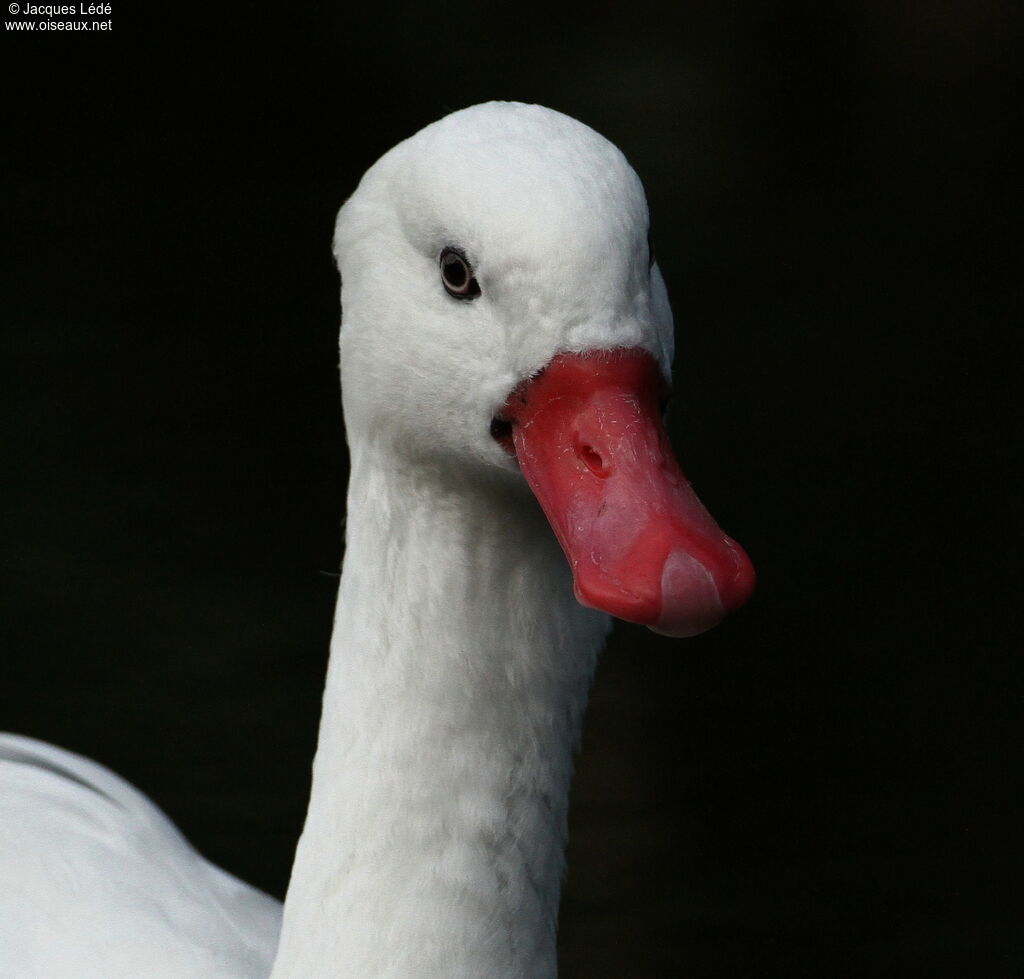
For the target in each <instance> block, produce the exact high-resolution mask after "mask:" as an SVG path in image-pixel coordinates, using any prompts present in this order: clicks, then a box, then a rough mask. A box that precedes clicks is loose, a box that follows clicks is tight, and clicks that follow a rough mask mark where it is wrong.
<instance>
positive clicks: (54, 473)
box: [0, 0, 1024, 979]
mask: <svg viewBox="0 0 1024 979" xmlns="http://www.w3.org/2000/svg"><path fill="white" fill-rule="evenodd" d="M125 8H127V5H125ZM1003 9H1004V8H1003V6H1002V5H997V4H995V3H986V2H970V0H949V2H938V3H924V2H922V3H909V2H903V0H898V2H889V3H881V2H879V3H837V4H811V3H796V2H791V3H786V2H781V0H775V2H767V3H727V4H721V3H710V2H704V3H696V4H680V5H678V6H677V8H676V9H675V10H674V11H671V10H669V9H668V8H662V7H655V6H650V5H647V4H644V3H630V4H603V3H594V4H591V5H589V6H587V7H586V8H580V9H577V10H571V11H570V10H569V9H568V8H565V7H559V6H557V5H553V4H540V5H534V4H531V3H528V2H524V3H520V4H517V5H515V6H514V7H512V6H511V5H506V6H502V7H497V6H495V7H492V6H490V5H488V4H478V5H473V6H469V5H464V6H459V5H457V4H447V5H440V4H431V5H424V6H423V7H422V9H420V10H418V11H413V10H409V9H405V8H398V7H390V6H389V5H386V4H378V5H365V6H363V7H362V8H361V9H357V10H352V11H349V10H342V9H341V7H340V6H339V5H327V4H315V5H313V6H310V7H308V8H307V9H305V10H303V11H301V12H299V11H298V10H296V8H295V7H294V6H292V7H289V8H287V9H286V8H285V7H284V6H282V7H281V9H280V12H279V13H278V15H277V16H274V17H270V16H269V15H265V14H259V15H256V14H254V13H253V12H252V8H251V7H249V6H248V5H242V4H235V5H233V6H232V8H231V11H230V12H229V13H223V14H219V15H218V14H214V13H212V12H211V11H209V10H208V9H205V8H195V9H187V10H186V9H183V8H172V7H170V6H168V7H166V8H164V9H161V10H156V11H153V10H151V11H150V13H149V15H148V16H149V17H150V18H152V19H151V20H150V21H149V22H147V23H145V24H143V23H141V22H139V21H137V20H135V16H136V12H135V11H134V10H131V11H129V10H128V9H122V7H121V5H120V4H115V9H114V12H113V15H112V19H113V22H114V29H113V31H112V32H111V33H110V34H107V35H84V34H77V35H72V36H57V35H55V34H49V35H42V34H37V35H34V36H28V35H24V34H19V35H17V36H15V35H13V34H10V33H7V32H5V35H4V37H3V38H2V40H0V46H2V52H0V55H2V58H0V72H2V78H3V105H2V108H0V112H2V139H3V144H4V151H3V172H2V175H0V176H2V183H0V214H2V221H3V231H4V234H3V252H2V255H0V269H2V275H3V302H2V308H3V314H2V320H0V344H2V360H3V368H2V370H3V376H4V377H5V380H4V381H3V388H2V412H0V427H2V443H0V513H2V520H3V524H2V526H3V541H2V548H0V576H2V577H0V595H2V607H3V617H2V620H0V630H2V635H0V641H2V659H0V727H6V728H9V729H12V730H17V731H21V732H24V733H29V734H33V735H36V736H38V737H42V738H45V739H47V740H51V741H54V742H56V743H58V744H61V745H64V746H67V747H70V748H73V749H75V750H77V751H81V752H84V753H86V754H88V755H90V756H92V757H95V758H97V759H99V760H101V761H103V762H105V763H107V764H108V765H110V766H112V767H113V768H115V769H116V770H117V771H119V772H120V773H122V774H124V775H125V776H127V777H128V778H129V779H131V780H132V781H133V782H135V783H136V784H137V785H139V786H140V787H141V788H143V789H144V790H145V791H147V792H149V793H150V794H151V795H152V796H153V797H154V798H155V799H156V800H157V801H158V802H159V803H160V804H161V805H162V806H164V807H165V808H166V809H167V811H168V813H169V814H170V815H171V816H172V818H174V819H175V821H176V822H177V823H178V824H179V825H180V826H181V827H182V828H183V830H184V831H185V832H186V833H187V835H188V836H189V837H190V838H191V839H192V840H193V841H194V842H195V843H196V844H197V845H198V847H199V848H200V849H201V850H202V851H203V852H204V853H205V854H206V855H207V856H209V857H210V858H212V859H213V860H215V861H216V862H218V863H221V864H223V865H224V866H226V867H227V868H228V869H230V870H232V871H234V872H236V873H238V874H239V875H241V876H242V877H244V878H246V879H248V880H250V881H253V882H254V883H256V884H258V885H260V886H262V887H264V888H266V889H268V890H270V891H272V892H273V893H275V894H277V895H279V896H280V895H281V894H282V893H283V890H284V887H285V884H286V881H287V875H288V868H289V865H290V861H291V854H292V850H293V847H294V843H295V840H296V837H297V834H298V832H299V829H300V826H301V822H302V817H303V813H304V807H305V802H306V793H307V790H308V771H309V764H310V759H311V757H312V752H313V747H314V741H315V732H316V725H317V718H318V709H319V696H320V689H321V684H322V678H323V669H324V664H325V658H326V651H327V643H328V637H329V633H330V626H331V615H332V606H333V600H334V591H335V588H336V571H337V568H338V565H339V560H340V551H341V548H340V539H341V532H340V529H339V524H340V521H341V518H342V513H343V508H344V507H343V505H344V485H345V473H346V456H345V450H344V444H343V434H342V422H341V414H340V408H339V398H338V391H337V379H336V360H337V355H336V332H337V321H338V306H337V282H336V276H335V272H334V269H333V266H332V260H331V255H330V247H329V245H330V236H331V228H332V223H333V219H334V214H335V212H336V210H337V208H338V206H339V204H340V203H341V202H342V200H343V199H344V198H345V196H346V195H347V194H348V193H350V192H351V190H352V189H353V188H354V186H355V184H356V182H357V180H358V178H359V176H360V174H361V173H362V172H363V170H365V168H366V167H367V166H368V165H370V164H371V163H372V162H373V161H374V160H375V159H376V158H377V157H378V156H379V155H380V154H381V153H382V152H384V151H385V150H386V149H388V148H389V147H390V146H391V145H393V144H394V143H395V142H397V141H398V140H399V139H401V138H404V137H405V136H407V135H409V134H411V133H413V132H414V131H416V130H417V129H419V128H420V127H421V126H423V125H425V124H426V123H428V122H430V121H432V120H433V119H435V118H437V117H439V116H441V115H443V114H444V113H446V112H447V111H449V110H451V109H454V108H459V107H462V106H464V105H468V104H471V103H474V102H478V101H484V100H487V99H491V98H514V99H519V100H523V101H537V102H541V103H544V104H546V105H549V106H551V107H553V108H557V109H560V110H562V111H565V112H568V113H569V114H571V115H574V116H577V117H579V118H580V119H582V120H583V121H585V122H587V123H588V124H590V125H591V126H593V127H595V128H596V129H598V130H599V131H600V132H602V133H604V134H605V135H606V136H608V137H609V138H610V139H611V140H613V141H614V142H615V143H617V144H618V145H619V146H620V147H621V148H622V149H623V150H624V151H625V153H626V155H627V156H628V157H629V158H630V160H631V161H632V163H633V164H634V166H635V167H636V169H637V170H638V172H639V173H640V175H641V177H642V178H643V179H644V181H645V184H646V186H647V191H648V195H649V199H650V203H651V208H652V212H653V216H654V225H655V237H656V241H657V249H658V256H659V261H660V264H661V267H662V269H663V271H664V274H665V277H666V279H667V281H668V284H669V289H670V294H671V296H672V299H673V304H674V308H675V312H676V317H677V321H678V330H679V336H680V348H679V349H680V352H679V355H678V357H677V397H676V399H675V402H674V406H673V409H672V425H673V430H674V435H675V439H676V442H677V446H678V448H679V449H680V452H681V455H682V458H683V460H684V464H685V465H686V467H687V471H688V473H689V474H690V475H691V476H692V477H693V479H694V481H695V483H696V484H697V486H698V488H699V490H700V491H701V495H702V496H703V498H704V499H705V501H706V502H707V503H708V505H709V507H710V509H711V510H712V511H713V512H714V513H715V514H716V515H717V517H718V519H719V520H720V521H721V523H722V524H723V526H724V527H725V528H726V529H727V530H728V531H729V532H730V533H732V534H734V535H735V536H736V538H737V539H739V540H740V541H741V542H742V543H743V544H744V545H745V546H746V547H747V549H748V550H749V552H750V554H751V555H752V557H753V559H754V562H755V564H756V566H757V568H758V571H759V574H760V584H759V588H758V591H757V593H756V595H755V598H754V600H753V601H752V603H751V604H750V606H749V607H748V608H747V609H746V610H744V611H743V612H742V613H741V614H738V615H737V616H736V617H735V618H734V619H732V620H730V621H729V622H727V623H725V624H724V625H723V626H721V627H720V628H719V629H717V630H716V631H714V632H713V633H711V634H708V635H707V636H705V637H702V638H700V639H697V640H692V641H689V642H674V641H670V640H665V639H662V638H659V637H655V636H653V635H651V634H650V633H648V632H646V631H644V630H642V629H639V628H633V627H630V626H624V625H619V626H617V627H616V632H615V635H614V638H613V641H612V643H611V646H610V647H609V649H608V651H607V653H606V654H605V656H604V658H603V661H602V663H601V666H600V669H599V672H598V677H597V680H596V685H595V688H594V692H593V698H592V706H591V710H590V712H589V715H588V718H587V723H586V729H585V735H584V746H583V753H582V756H581V757H580V760H579V766H578V777H577V780H576V783H575V787H574V795H573V800H572V842H571V844H570V852H569V866H570V870H569V877H568V881H567V887H566V892H565V899H564V902H563V915H562V926H561V950H562V958H563V967H562V970H563V976H564V977H565V979H584V977H585V979H596V977H599V976H602V977H603V976H609V977H625V976H629V977H641V976H642V977H661V976H666V975H670V974H675V973H682V974H685V975H687V976H690V977H752V976H776V975H778V976H788V977H793V976H836V977H840V976H857V977H863V976H916V975H922V976H923V975H929V976H936V975H950V976H954V975H957V976H987V977H991V976H1015V977H1019V976H1020V975H1022V974H1024V940H1022V938H1021V934H1020V932H1021V927H1020V926H1021V912H1022V910H1024V907H1022V906H1024V899H1022V896H1021V886H1020V882H1019V880H1020V873H1021V870H1022V867H1021V861H1020V856H1021V847H1020V844H1019V835H1020V832H1021V818H1020V815H1021V814H1020V811H1019V809H1018V808H1017V807H1016V805H1015V799H1016V795H1017V792H1018V791H1019V789H1020V787H1021V786H1020V784H1019V782H1020V776H1019V770H1020V749H1021V744H1022V737H1021V734H1022V730H1021V724H1020V719H1019V716H1020V712H1021V704H1022V687H1021V680H1022V666H1021V661H1020V657H1019V645H1018V643H1017V642H1016V640H1015V639H1014V637H1013V636H1014V629H1015V627H1016V625H1017V624H1018V622H1019V618H1020V614H1019V607H1018V606H1019V599H1018V584H1017V582H1018V575H1017V564H1018V553H1019V552H1018V545H1017V543H1016V540H1015V539H1014V538H1015V537H1016V536H1017V535H1016V523H1017V521H1016V517H1017V508H1018V505H1019V504H1018V499H1019V492H1018V490H1017V485H1016V473H1017V469H1016V467H1018V466H1019V465H1020V461H1021V460H1020V458H1019V456H1020V451H1019V443H1018V441H1017V440H1016V439H1014V438H1013V437H1012V435H1011V432H1010V431H1009V422H1010V420H1011V418H1012V412H1011V402H1010V393H1011V384H1012V383H1013V382H1014V381H1015V377H1014V375H1015V373H1016V366H1017V363H1018V359H1017V358H1016V357H1015V355H1014V350H1013V348H1012V346H1011V344H1012V341H1013V340H1015V339H1016V329H1017V327H1018V323H1017V322H1011V317H1012V316H1013V315H1014V313H1015V312H1016V315H1017V316H1018V317H1019V309H1017V310H1014V299H1015V290H1016V286H1017V282H1018V280H1019V276H1020V266H1019V265H1018V263H1017V261H1016V259H1015V258H1012V257H1011V256H1012V250H1011V248H1012V245H1013V244H1014V243H1015V242H1014V239H1015V238H1016V236H1017V235H1018V233H1019V232H1018V224H1017V221H1016V219H1015V213H1014V212H1015V208H1016V206H1017V204H1018V203H1019V189H1018V184H1017V176H1016V170H1017V165H1018V164H1019V160H1011V159H1010V157H1009V153H1008V144H1009V139H1010V134H1011V127H1012V124H1013V122H1014V118H1015V116H1016V114H1017V113H1018V112H1019V102H1018V101H1015V100H1014V99H1012V98H1011V85H1012V83H1014V82H1015V81H1016V80H1017V79H1016V78H1015V75H1016V73H1017V68H1016V64H1015V63H1014V62H1017V63H1019V61H1020V47H1019V40H1020V36H1019V34H1018V33H1017V32H1016V30H1015V29H1014V27H1015V25H1013V24H1011V23H1010V22H1009V21H1008V20H1007V19H1006V17H1005V16H1004V14H1003V12H1002V11H1003ZM501 11H504V12H501Z"/></svg>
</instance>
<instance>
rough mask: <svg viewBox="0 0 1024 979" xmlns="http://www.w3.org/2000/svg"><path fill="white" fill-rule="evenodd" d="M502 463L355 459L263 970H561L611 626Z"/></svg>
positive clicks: (379, 978)
mask: <svg viewBox="0 0 1024 979" xmlns="http://www.w3.org/2000/svg"><path fill="white" fill-rule="evenodd" d="M500 476H501V478H493V479H491V478H486V477H482V478H481V479H480V480H478V481H476V482H473V481H472V480H466V479H465V478H461V479H458V480H454V479H450V478H448V477H447V476H446V470H445V468H443V467H441V466H434V467H431V466H429V465H426V466H425V465H422V464H421V465H418V466H411V465H409V464H408V463H407V462H405V463H404V464H403V462H402V461H400V460H398V459H397V458H395V457H394V456H390V455H389V454H387V453H382V452H370V451H359V450H358V449H356V450H354V451H353V469H352V476H351V480H350V484H349V499H348V514H349V517H348V529H347V548H346V557H345V564H344V568H343V572H342V578H341V583H340V588H339V595H338V605H337V611H336V616H335V626H334V635H333V638H332V643H331V657H330V664H329V668H328V678H327V685H326V689H325V695H324V704H323V714H322V718H321V726H320V735H319V746H318V750H317V756H316V760H315V762H314V767H313V788H312V794H311V799H310V805H309V812H308V815H307V821H306V825H305V828H304V830H303V834H302V838H301V840H300V843H299V847H298V851H297V854H296V860H295V865H294V868H293V872H292V879H291V883H290V885H289V889H288V895H287V899H286V902H285V911H284V925H283V932H282V939H281V945H280V948H279V953H278V958H277V961H276V964H275V968H274V972H273V976H274V977H276V979H284V977H289V979H297V977H308V976H313V975H316V976H324V977H327V976H331V977H357V976H358V977H360V979H368V977H374V979H391V977H394V979H398V977H403V979H415V977H427V976H430V977H437V976H445V977H448V979H470V977H472V979H479V977H481V976H488V977H496V979H546V977H553V976H555V974H556V964H555V927H556V921H557V910H558V898H559V883H560V878H561V873H562V868H563V851H564V846H565V837H566V822H567V808H568V791H569V781H570V776H571V766H572V752H573V749H574V747H575V745H576V743H577V741H578V737H579V729H580V722H581V718H582V714H583V709H584V706H585V701H586V695H587V689H588V687H589V683H590V678H591V676H592V673H593V668H594V664H595V660H596V655H597V652H598V649H599V647H600V645H601V644H602V642H603V640H604V637H605V635H606V633H607V629H608V620H607V617H606V616H604V615H601V614H599V613H596V612H593V611H591V610H589V609H584V608H582V607H581V606H580V605H578V604H577V603H576V602H575V600H574V599H573V597H572V584H571V576H570V574H569V571H568V568H567V566H566V562H565V559H564V557H563V556H562V553H561V551H560V550H559V548H558V545H557V543H556V542H555V540H554V536H553V534H552V532H551V531H550V529H549V528H548V526H547V524H546V522H545V521H544V519H543V516H542V515H541V514H540V511H539V508H538V507H537V505H536V503H535V502H534V501H533V498H532V497H531V496H529V494H528V493H526V492H525V490H524V488H523V487H522V486H521V485H520V484H519V482H518V481H515V480H511V479H509V478H508V477H507V476H505V474H500Z"/></svg>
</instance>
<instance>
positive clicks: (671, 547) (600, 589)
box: [334, 102, 753, 635]
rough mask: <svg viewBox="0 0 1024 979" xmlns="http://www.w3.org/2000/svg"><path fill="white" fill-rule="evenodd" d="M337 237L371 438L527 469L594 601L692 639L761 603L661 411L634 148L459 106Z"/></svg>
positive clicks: (477, 464) (665, 340) (341, 225)
mask: <svg viewBox="0 0 1024 979" xmlns="http://www.w3.org/2000/svg"><path fill="white" fill-rule="evenodd" d="M334 250H335V256H336V258H337V262H338V267H339V270H340V272H341V279H342V329H341V341H340V342H341V368H342V392H343V398H344V407H345V417H346V425H347V427H348V429H349V434H350V439H351V440H352V441H354V442H355V441H359V442H363V441H365V440H371V441H376V442H380V443H386V444H387V446H388V448H389V451H392V452H394V453H397V454H398V456H399V457H401V458H404V459H405V460H407V461H409V462H410V463H412V462H420V463H424V462H427V463H429V464H432V465H441V466H447V465H453V466H460V467H462V469H463V470H465V469H466V468H469V469H473V470H478V471H488V472H490V473H504V474H506V476H507V477H508V478H512V479H516V480H522V479H523V478H524V477H525V480H526V482H527V483H528V484H529V486H530V488H531V489H532V490H533V492H534V494H535V495H536V496H537V498H538V500H539V502H540V504H541V506H542V508H543V509H544V511H545V513H546V515H547V516H548V519H549V521H550V522H551V525H552V528H553V530H554V532H555V534H556V536H557V537H558V539H559V541H560V543H561V544H562V547H563V549H564V550H565V552H566V556H567V557H568V559H569V561H570V564H571V565H572V568H573V574H574V581H575V588H576V595H577V598H579V599H580V601H582V602H583V604H586V605H590V606H593V607H596V608H599V609H602V610H604V611H607V612H611V613H612V614H615V615H618V616H619V617H622V618H626V619H630V620H632V621H639V622H643V623H644V624H647V625H650V626H651V627H652V628H655V629H656V630H658V631H662V632H665V633H668V634H671V635H689V634H694V633H696V632H700V631H703V630H704V629H705V628H707V627H708V626H710V625H713V624H714V623H715V622H716V621H717V620H718V619H719V618H720V617H721V616H722V615H723V614H724V613H725V612H726V611H728V610H730V609H731V608H734V607H736V606H737V605H739V604H742V602H743V601H745V599H746V597H747V595H748V594H749V592H750V589H751V587H752V585H753V573H752V569H751V568H750V563H749V561H748V560H747V558H746V555H744V554H743V552H742V550H741V549H740V548H739V547H738V545H736V544H735V543H734V542H733V541H731V540H730V539H729V538H727V537H726V536H725V535H724V534H722V532H721V531H720V530H719V529H718V528H717V525H715V524H714V521H713V520H711V518H710V516H708V515H707V512H706V511H705V510H704V509H703V507H702V506H701V505H700V503H699V501H697V499H696V496H694V495H693V493H692V490H690V489H689V484H688V483H687V482H686V480H685V479H684V478H683V477H682V474H681V472H680V471H679V469H678V466H677V464H676V463H675V462H674V458H673V457H672V454H671V449H670V448H669V446H668V441H667V438H666V437H665V436H664V432H663V430H662V429H661V426H660V418H659V417H658V416H659V415H660V412H659V410H658V407H657V406H658V403H659V399H660V397H661V395H662V394H663V393H664V392H665V391H667V388H668V384H669V380H670V376H671V362H672V356H673V325H672V314H671V310H670V307H669V303H668V297H667V293H666V290H665V284H664V281H663V280H662V277H661V274H660V272H659V270H658V268H657V265H656V264H655V263H654V262H653V261H652V256H651V251H650V236H649V216H648V210H647V202H646V198H645V196H644V192H643V187H642V185H641V183H640V180H639V178H638V177H637V175H636V173H635V172H634V171H633V169H632V167H630V165H629V163H628V162H627V161H626V159H625V157H624V156H623V154H622V153H621V152H620V151H619V150H618V149H617V148H616V147H615V146H614V145H613V144H612V143H610V142H609V141H608V140H606V139H605V138H604V137H602V136H600V135H599V134H598V133H596V132H595V131H594V130H592V129H590V128H589V127H587V126H585V125H583V124H582V123H580V122H578V121H576V120H575V119H571V118H569V117H568V116H565V115H563V114H561V113H558V112H554V111H552V110H550V109H545V108H543V107H541V106H535V105H523V104H519V103H508V102H492V103H487V104H484V105H478V106H473V107H471V108H468V109H463V110H461V111H459V112H455V113H452V114H451V115H449V116H446V117H445V118H443V119H441V120H440V121H438V122H435V123H433V124H432V125H430V126H427V127H426V128H425V129H423V130H421V131H420V132H419V133H417V134H416V135H414V136H412V137H411V138H409V139H407V140H405V141H404V142H402V143H400V144H399V145H398V146H396V147H395V148H394V149H392V150H391V151H389V152H388V153H387V154H385V155H384V156H383V157H382V158H381V159H380V160H379V161H378V162H377V163H376V164H375V165H374V166H373V167H371V169H370V170H369V171H368V172H367V173H366V175H365V176H364V177H363V179H362V181H361V182H360V184H359V187H358V188H357V190H356V192H355V193H354V194H353V195H352V197H351V198H350V199H349V200H348V201H347V202H346V203H345V205H344V206H343V207H342V209H341V212H340V213H339V215H338V221H337V225H336V229H335V236H334ZM595 383H596V384H598V385H599V386H600V387H601V392H600V393H598V394H596V395H594V394H592V393H591V392H590V390H589V387H588V385H591V386H592V385H593V384H595ZM595 398H596V400H595ZM570 402H571V404H572V405H577V406H578V407H579V408H580V411H579V412H577V411H576V410H575V409H574V408H573V409H571V410H569V411H568V413H566V412H565V411H564V410H563V409H565V407H566V405H567V404H569V403H570ZM542 432H544V433H546V434H545V435H543V436H540V435H538V438H536V439H534V437H533V434H534V433H542ZM581 432H582V433H583V434H582V435H581ZM595 460H596V461H595ZM613 477H614V478H613Z"/></svg>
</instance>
